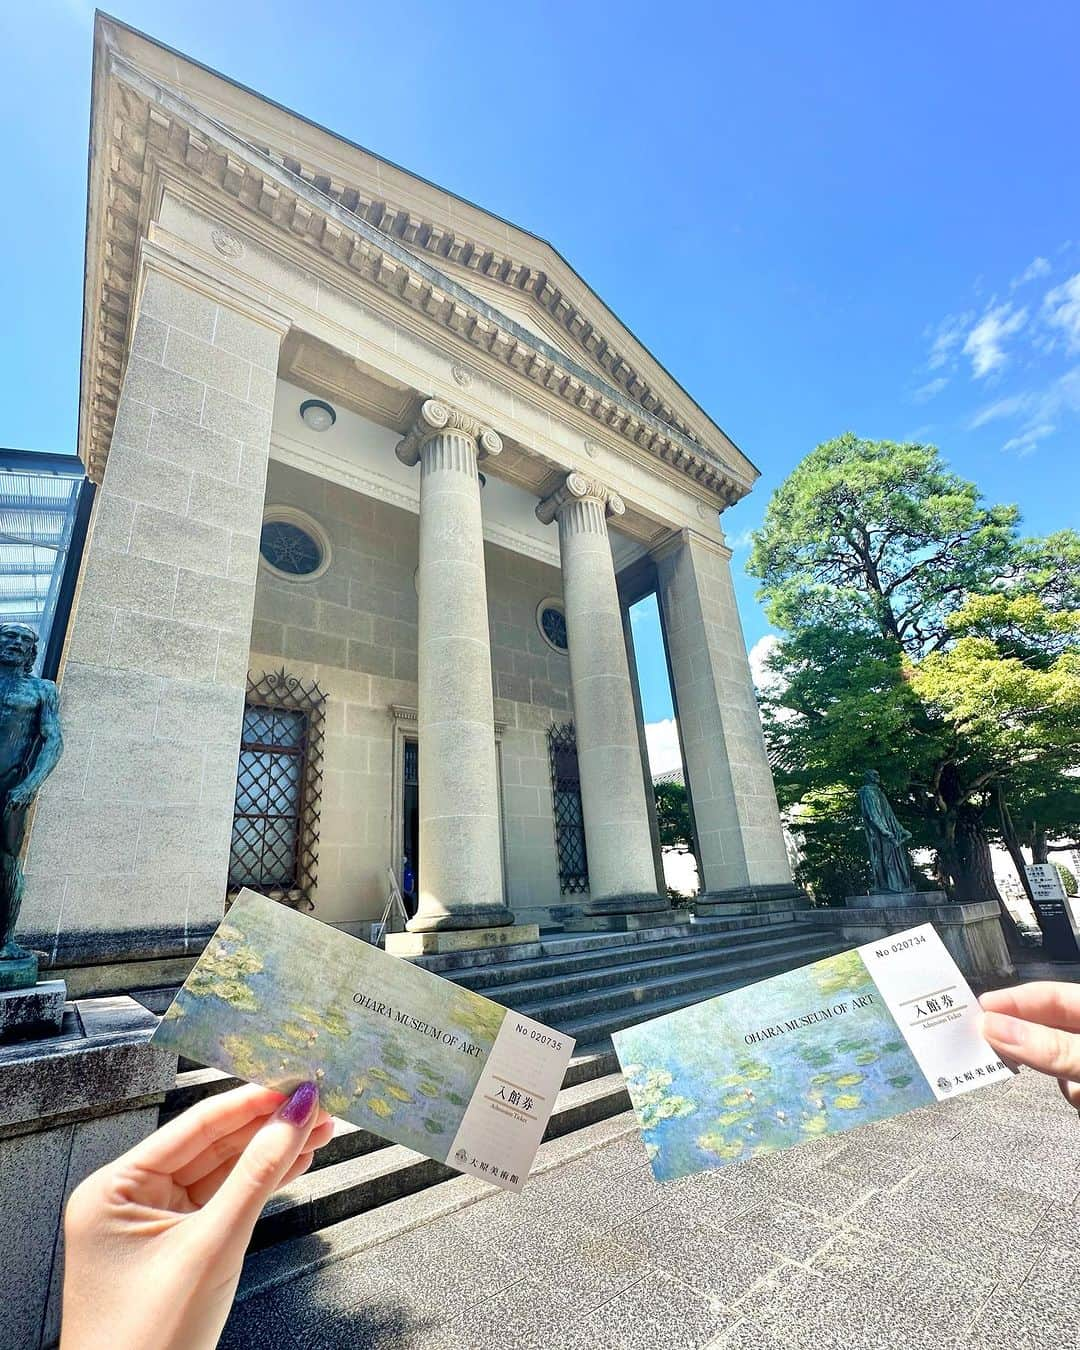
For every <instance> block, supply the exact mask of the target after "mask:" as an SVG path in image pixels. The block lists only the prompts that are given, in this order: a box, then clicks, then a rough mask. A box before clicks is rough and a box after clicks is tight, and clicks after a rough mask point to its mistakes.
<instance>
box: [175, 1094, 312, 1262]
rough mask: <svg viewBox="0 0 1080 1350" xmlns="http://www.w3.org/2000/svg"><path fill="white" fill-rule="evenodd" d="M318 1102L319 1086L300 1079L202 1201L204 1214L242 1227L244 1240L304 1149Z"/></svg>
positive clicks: (224, 1224)
mask: <svg viewBox="0 0 1080 1350" xmlns="http://www.w3.org/2000/svg"><path fill="white" fill-rule="evenodd" d="M318 1106H319V1089H318V1088H317V1087H316V1085H315V1084H314V1083H301V1084H300V1086H299V1087H298V1088H297V1089H296V1090H295V1091H294V1092H293V1094H292V1096H291V1097H290V1098H289V1099H288V1101H286V1102H283V1103H282V1104H281V1106H279V1107H278V1109H277V1111H275V1112H274V1114H273V1115H272V1116H271V1117H270V1119H269V1120H268V1121H267V1122H266V1124H265V1125H263V1127H262V1128H261V1129H260V1130H259V1131H258V1133H257V1134H255V1135H254V1136H253V1138H252V1139H251V1141H250V1143H249V1144H248V1146H247V1147H246V1148H245V1149H244V1151H243V1153H241V1154H240V1156H239V1158H237V1160H236V1165H235V1166H234V1167H233V1169H232V1171H231V1172H230V1173H229V1175H228V1176H227V1177H226V1178H225V1180H224V1181H223V1182H222V1183H221V1185H220V1186H219V1187H218V1190H217V1193H216V1194H215V1195H214V1196H213V1198H212V1199H211V1200H210V1201H208V1203H207V1204H206V1205H205V1206H204V1207H203V1210H202V1213H203V1215H204V1216H205V1217H206V1218H207V1219H209V1220H210V1221H211V1222H213V1223H217V1224H220V1225H221V1226H222V1227H223V1228H225V1229H229V1230H232V1231H233V1232H235V1233H236V1234H237V1235H239V1234H241V1233H242V1234H243V1239H244V1245H245V1246H246V1245H247V1241H248V1239H249V1238H250V1236H251V1231H252V1229H253V1228H254V1227H255V1222H256V1220H257V1219H258V1217H259V1215H260V1214H261V1213H262V1208H263V1205H265V1204H266V1202H267V1200H269V1199H270V1197H271V1196H272V1195H273V1193H274V1192H275V1191H276V1190H277V1188H278V1187H279V1186H280V1185H281V1183H282V1181H283V1180H284V1179H285V1176H286V1174H287V1173H288V1171H289V1168H290V1167H292V1165H293V1163H294V1162H296V1160H297V1158H299V1156H300V1154H301V1153H302V1152H303V1151H304V1148H305V1146H306V1145H307V1141H308V1136H309V1135H310V1133H311V1127H312V1126H313V1125H314V1124H315V1121H316V1119H317V1116H318Z"/></svg>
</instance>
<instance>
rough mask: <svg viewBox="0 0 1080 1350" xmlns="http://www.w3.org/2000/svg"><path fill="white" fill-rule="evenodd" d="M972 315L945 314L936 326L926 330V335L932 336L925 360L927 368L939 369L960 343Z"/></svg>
mask: <svg viewBox="0 0 1080 1350" xmlns="http://www.w3.org/2000/svg"><path fill="white" fill-rule="evenodd" d="M974 317H975V316H974V315H973V314H947V315H946V316H945V318H944V319H942V321H941V322H940V323H939V324H938V326H937V328H930V329H928V330H927V332H926V336H927V337H930V338H932V341H931V343H930V355H929V357H928V358H927V362H926V365H927V369H928V370H940V369H941V367H942V366H943V365H945V364H946V362H947V361H948V360H949V359H950V357H951V356H952V355H953V354H954V352H955V351H956V349H957V347H958V346H959V345H960V342H961V341H962V339H963V336H964V333H965V331H966V330H967V326H968V324H969V323H970V322H971V320H972V319H973V318H974Z"/></svg>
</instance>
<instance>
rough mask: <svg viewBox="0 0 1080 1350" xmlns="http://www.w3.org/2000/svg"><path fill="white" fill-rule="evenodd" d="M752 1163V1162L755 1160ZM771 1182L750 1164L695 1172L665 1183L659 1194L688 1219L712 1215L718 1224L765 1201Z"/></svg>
mask: <svg viewBox="0 0 1080 1350" xmlns="http://www.w3.org/2000/svg"><path fill="white" fill-rule="evenodd" d="M755 1161H756V1160H755ZM774 1188H775V1182H774V1180H773V1179H772V1178H770V1177H767V1176H763V1175H762V1174H761V1172H760V1171H757V1170H755V1169H754V1168H753V1165H752V1164H751V1163H739V1164H738V1165H736V1166H731V1167H719V1168H715V1169H713V1170H712V1171H708V1172H695V1173H693V1174H692V1175H691V1176H686V1177H679V1178H678V1180H677V1181H665V1182H663V1183H662V1184H661V1187H660V1193H661V1195H662V1196H663V1197H664V1201H665V1203H666V1204H667V1205H669V1206H670V1207H671V1208H674V1209H678V1210H680V1211H681V1212H683V1213H685V1214H688V1215H695V1216H698V1217H705V1216H707V1215H713V1216H715V1218H717V1219H718V1220H720V1221H724V1220H726V1219H729V1218H730V1217H731V1216H732V1215H735V1214H742V1213H744V1212H745V1211H746V1210H748V1209H752V1208H753V1207H754V1205H756V1204H759V1203H760V1202H761V1201H762V1200H764V1199H766V1198H767V1197H768V1196H769V1195H770V1194H771V1193H772V1192H773V1190H774Z"/></svg>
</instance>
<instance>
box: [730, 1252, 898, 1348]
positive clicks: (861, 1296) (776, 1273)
mask: <svg viewBox="0 0 1080 1350" xmlns="http://www.w3.org/2000/svg"><path fill="white" fill-rule="evenodd" d="M732 1311H733V1312H734V1313H736V1314H738V1316H739V1317H742V1318H745V1319H747V1320H748V1321H749V1322H750V1323H751V1325H754V1326H757V1327H759V1328H760V1329H761V1330H762V1331H764V1332H765V1333H766V1334H767V1335H771V1336H773V1337H774V1338H775V1339H776V1340H778V1341H780V1342H782V1343H783V1344H784V1345H786V1346H788V1347H791V1350H840V1347H844V1348H845V1350H846V1348H847V1347H858V1350H879V1347H880V1350H886V1348H887V1350H896V1347H897V1346H900V1345H902V1344H903V1342H902V1341H898V1340H894V1339H892V1337H891V1332H890V1330H889V1326H888V1321H887V1319H886V1317H885V1316H884V1314H883V1313H882V1311H881V1308H880V1303H879V1300H877V1299H876V1298H870V1297H867V1296H866V1295H865V1293H864V1292H860V1291H858V1290H857V1289H855V1288H853V1285H852V1281H851V1280H850V1278H849V1279H845V1280H844V1281H842V1282H839V1281H834V1280H830V1279H827V1278H826V1277H825V1276H823V1275H821V1274H819V1273H818V1272H817V1271H812V1270H807V1269H806V1268H805V1267H803V1266H797V1265H792V1264H790V1263H788V1264H784V1265H781V1266H778V1267H777V1268H776V1269H775V1270H773V1271H771V1272H770V1273H769V1274H768V1275H767V1276H766V1277H765V1278H764V1279H763V1280H760V1281H759V1282H758V1283H757V1284H756V1285H754V1286H752V1287H751V1288H750V1289H748V1290H747V1291H746V1292H745V1293H744V1294H743V1296H742V1297H741V1298H740V1299H739V1300H738V1301H737V1302H736V1303H734V1304H733V1305H732Z"/></svg>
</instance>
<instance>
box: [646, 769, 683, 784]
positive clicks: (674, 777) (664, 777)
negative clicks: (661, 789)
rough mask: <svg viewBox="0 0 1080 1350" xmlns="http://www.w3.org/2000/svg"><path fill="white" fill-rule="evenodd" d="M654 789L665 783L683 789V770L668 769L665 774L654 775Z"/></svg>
mask: <svg viewBox="0 0 1080 1350" xmlns="http://www.w3.org/2000/svg"><path fill="white" fill-rule="evenodd" d="M652 781H653V787H658V786H660V785H661V784H663V783H675V784H677V785H678V786H679V787H682V785H683V782H684V779H683V771H682V769H666V770H665V771H664V772H663V773H654V774H653V777H652Z"/></svg>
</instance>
